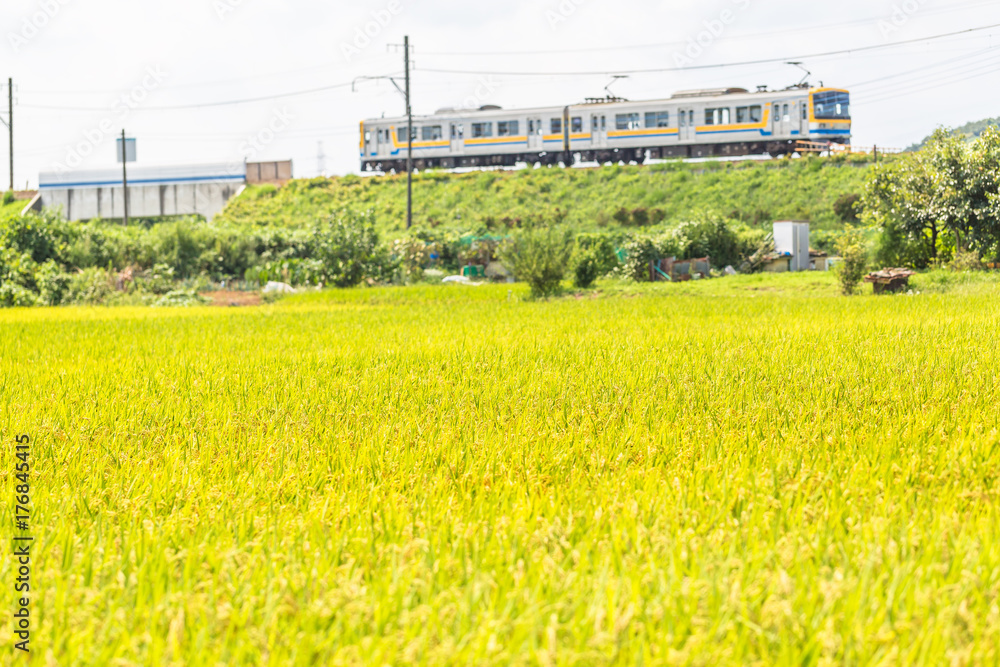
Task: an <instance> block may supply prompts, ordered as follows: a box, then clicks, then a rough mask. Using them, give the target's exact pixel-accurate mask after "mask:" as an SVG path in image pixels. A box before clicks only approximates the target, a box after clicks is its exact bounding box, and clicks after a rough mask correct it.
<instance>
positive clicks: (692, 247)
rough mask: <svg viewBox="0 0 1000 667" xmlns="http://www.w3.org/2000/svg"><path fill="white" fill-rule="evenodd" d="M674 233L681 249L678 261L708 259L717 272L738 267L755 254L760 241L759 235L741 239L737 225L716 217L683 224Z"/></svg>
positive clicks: (701, 216) (712, 214)
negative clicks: (680, 259)
mask: <svg viewBox="0 0 1000 667" xmlns="http://www.w3.org/2000/svg"><path fill="white" fill-rule="evenodd" d="M674 233H675V235H676V237H677V241H678V244H679V246H680V248H679V253H678V256H679V257H682V258H685V259H692V258H695V257H709V258H710V259H711V261H712V265H713V266H715V267H717V268H721V267H724V266H726V265H732V266H738V265H739V264H740V263H741V262H742V261H743V260H744V259H745V258H746V257H747V256H748V255H749V254H750V253H752V252H753V249H754V248H756V246H757V245H758V243H759V237H760V234H759V233H757V234H754V235H747V236H745V237H741V235H740V234H739V232H738V231H737V227H736V225H733V224H730V223H728V222H727V221H726V220H725V219H724V218H722V217H721V216H719V215H716V214H714V213H702V214H701V215H700V216H698V217H697V218H696V219H695V220H693V221H691V222H685V223H681V224H680V225H679V226H678V227H677V228H676V229H675V231H674Z"/></svg>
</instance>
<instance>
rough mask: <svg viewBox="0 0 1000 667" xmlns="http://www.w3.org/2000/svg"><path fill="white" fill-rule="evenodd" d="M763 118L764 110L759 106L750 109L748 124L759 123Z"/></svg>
mask: <svg viewBox="0 0 1000 667" xmlns="http://www.w3.org/2000/svg"><path fill="white" fill-rule="evenodd" d="M763 117H764V110H763V108H762V107H761V106H760V105H759V104H755V105H753V106H752V107H750V122H751V123H759V122H760V121H761V119H762V118H763Z"/></svg>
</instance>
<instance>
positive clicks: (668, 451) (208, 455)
mask: <svg viewBox="0 0 1000 667" xmlns="http://www.w3.org/2000/svg"><path fill="white" fill-rule="evenodd" d="M727 281H728V282H727ZM796 281H797V282H796ZM823 281H826V282H823ZM998 285H1000V284H998V283H983V284H982V285H979V286H973V287H970V288H968V289H963V290H958V291H953V292H949V293H943V294H939V293H930V292H929V291H925V292H924V293H922V294H918V295H913V296H895V297H879V298H875V297H872V296H863V297H854V298H845V297H840V296H836V294H835V289H834V287H833V285H832V282H830V279H829V278H823V279H822V280H821V281H820V282H818V283H816V282H815V281H814V282H808V283H807V282H805V281H804V280H802V279H800V278H798V277H777V278H767V279H757V278H746V279H744V278H731V279H726V281H721V280H720V281H712V284H704V285H687V286H671V285H664V286H654V287H650V288H646V289H636V290H634V291H625V292H622V293H619V294H608V293H605V294H603V295H601V296H600V297H598V298H591V297H590V296H584V297H583V298H573V297H569V298H564V299H559V300H555V301H550V302H531V301H527V300H524V299H521V298H520V295H521V294H522V289H521V288H520V287H518V288H517V289H515V291H514V292H513V293H509V292H508V286H506V285H504V286H484V287H479V288H467V287H461V286H456V287H414V288H391V289H369V290H354V291H344V292H329V293H323V294H315V295H309V296H304V297H293V298H290V299H288V300H286V301H283V302H279V303H277V304H274V305H270V306H262V307H258V308H246V309H238V308H231V309H226V308H214V309H213V308H191V309H151V308H145V309H140V308H135V309H132V308H118V309H107V308H63V309H33V310H10V311H0V391H2V396H3V402H2V406H0V407H2V414H0V434H2V438H3V442H4V448H3V456H2V461H0V466H2V468H0V469H2V471H3V475H4V478H5V480H6V481H7V482H8V484H7V485H6V486H5V487H4V488H5V494H7V497H8V498H12V497H13V494H14V490H13V489H14V482H13V472H12V471H13V469H14V463H15V459H14V457H13V453H12V452H13V451H14V449H13V447H14V437H15V435H16V434H21V433H26V434H30V435H31V437H32V438H33V441H32V442H33V443H34V444H33V447H34V450H33V454H34V459H33V466H34V468H33V470H34V472H33V480H32V496H33V498H32V499H33V503H34V514H33V515H32V525H33V528H32V531H33V533H32V534H33V535H34V536H35V538H36V543H35V545H34V552H33V554H34V560H33V564H32V567H33V571H32V596H33V597H32V600H31V605H32V614H33V621H32V623H33V627H32V638H31V646H32V653H31V657H30V662H31V663H32V664H52V665H56V664H58V665H337V664H357V665H381V664H391V665H402V664H432V665H433V664H540V665H595V664H596V665H599V664H627V665H632V664H646V665H651V664H678V665H728V664H760V665H841V664H848V665H868V664H885V665H900V664H926V665H940V664H996V663H997V662H998V661H1000V606H998V605H1000V496H998V494H1000V425H998V423H1000V381H998V369H1000V329H998V322H1000V289H998ZM11 503H12V500H6V501H5V503H4V508H5V511H6V515H5V525H6V526H8V527H10V526H12V523H13V517H12V514H11V512H12V510H11ZM11 530H12V528H8V532H7V535H8V537H9V536H10V535H11ZM14 570H15V566H14V565H13V564H12V560H11V558H9V557H8V558H4V559H3V560H2V564H0V580H2V583H3V585H4V586H5V587H7V590H8V595H7V596H6V599H7V600H8V604H7V607H5V608H3V610H2V613H3V614H4V615H5V617H6V618H8V622H5V623H3V624H2V629H0V640H2V641H3V643H4V651H3V662H4V664H12V663H15V662H17V663H18V664H20V663H23V662H24V657H23V656H16V655H14V651H13V650H12V649H11V648H10V647H11V646H12V645H13V642H14V641H15V639H14V637H13V636H12V632H13V630H12V627H13V626H12V624H11V623H10V622H9V619H10V615H9V614H8V609H11V608H12V606H11V605H13V600H14V597H15V596H14V593H13V584H12V581H13V578H14V576H15V573H14Z"/></svg>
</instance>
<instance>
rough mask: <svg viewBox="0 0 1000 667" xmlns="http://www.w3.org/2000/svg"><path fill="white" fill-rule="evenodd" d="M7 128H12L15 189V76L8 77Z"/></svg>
mask: <svg viewBox="0 0 1000 667" xmlns="http://www.w3.org/2000/svg"><path fill="white" fill-rule="evenodd" d="M7 129H8V130H10V189H11V192H13V191H14V77H8V78H7Z"/></svg>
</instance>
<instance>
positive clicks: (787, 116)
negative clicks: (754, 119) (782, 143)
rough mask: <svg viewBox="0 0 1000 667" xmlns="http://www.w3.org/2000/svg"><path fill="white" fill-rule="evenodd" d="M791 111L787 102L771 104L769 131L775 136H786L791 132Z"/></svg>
mask: <svg viewBox="0 0 1000 667" xmlns="http://www.w3.org/2000/svg"><path fill="white" fill-rule="evenodd" d="M791 114H792V111H791V108H790V107H789V105H788V102H775V103H774V104H772V105H771V118H772V119H773V120H772V121H771V131H772V132H773V134H774V136H776V137H787V136H789V135H791V133H792V115H791Z"/></svg>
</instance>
